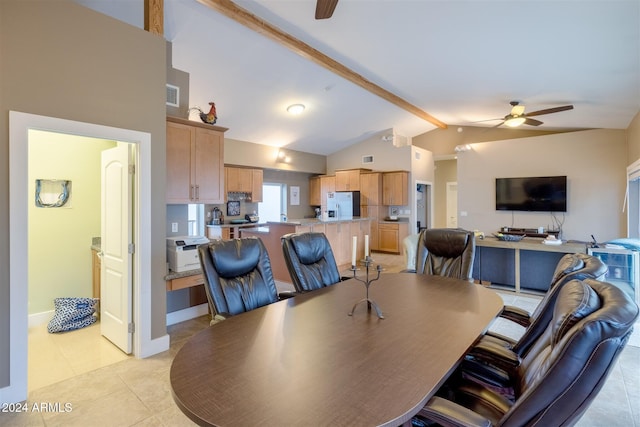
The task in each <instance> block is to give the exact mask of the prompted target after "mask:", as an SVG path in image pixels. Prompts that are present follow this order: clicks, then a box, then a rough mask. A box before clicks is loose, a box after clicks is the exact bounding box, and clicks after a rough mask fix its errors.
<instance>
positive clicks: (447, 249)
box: [416, 228, 476, 281]
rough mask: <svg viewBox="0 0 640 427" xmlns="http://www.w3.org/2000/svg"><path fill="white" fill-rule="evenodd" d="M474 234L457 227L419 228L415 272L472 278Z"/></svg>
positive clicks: (464, 278) (474, 250) (474, 248)
mask: <svg viewBox="0 0 640 427" xmlns="http://www.w3.org/2000/svg"><path fill="white" fill-rule="evenodd" d="M475 252H476V238H475V235H474V234H473V232H472V231H467V230H463V229H460V228H428V229H425V230H422V231H421V232H420V237H419V239H418V251H417V255H416V273H418V274H433V275H438V276H448V277H453V278H456V279H463V280H469V281H473V279H472V277H471V273H472V271H473V258H474V256H475Z"/></svg>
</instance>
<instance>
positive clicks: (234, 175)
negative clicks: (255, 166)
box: [224, 166, 253, 193]
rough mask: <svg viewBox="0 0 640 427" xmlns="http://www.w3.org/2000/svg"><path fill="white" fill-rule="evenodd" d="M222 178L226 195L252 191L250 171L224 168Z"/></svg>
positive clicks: (230, 167) (229, 167)
mask: <svg viewBox="0 0 640 427" xmlns="http://www.w3.org/2000/svg"><path fill="white" fill-rule="evenodd" d="M224 178H225V181H224V182H225V188H226V191H227V193H249V192H251V191H252V190H253V174H252V170H251V169H248V168H236V167H232V166H225V168H224Z"/></svg>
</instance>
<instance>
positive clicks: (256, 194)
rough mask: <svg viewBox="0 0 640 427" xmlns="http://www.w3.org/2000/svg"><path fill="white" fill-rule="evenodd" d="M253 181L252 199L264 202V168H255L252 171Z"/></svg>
mask: <svg viewBox="0 0 640 427" xmlns="http://www.w3.org/2000/svg"><path fill="white" fill-rule="evenodd" d="M251 174H252V176H253V181H252V182H251V200H252V201H253V202H254V203H255V202H262V182H263V181H264V171H263V170H262V169H253V170H252V171H251Z"/></svg>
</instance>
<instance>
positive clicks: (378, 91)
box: [146, 0, 447, 129]
mask: <svg viewBox="0 0 640 427" xmlns="http://www.w3.org/2000/svg"><path fill="white" fill-rule="evenodd" d="M146 1H151V0H146ZM198 1H199V2H200V3H202V4H204V5H206V6H208V7H210V8H211V9H213V10H215V11H216V12H219V13H221V14H223V15H225V16H227V17H229V18H231V19H233V20H234V21H236V22H238V23H240V24H242V25H244V26H245V27H247V28H249V29H251V30H253V31H256V32H257V33H259V34H262V35H263V36H265V37H268V38H270V39H272V40H274V41H276V42H278V43H280V44H282V45H283V46H285V47H287V48H288V49H290V50H291V51H293V52H295V53H297V54H298V55H300V56H302V57H304V58H306V59H309V60H310V61H313V62H315V63H316V64H318V65H321V66H322V67H324V68H326V69H328V70H329V71H332V72H333V73H335V74H337V75H339V76H341V77H343V78H345V79H347V80H349V81H350V82H352V83H355V84H356V85H358V86H360V87H362V88H364V89H365V90H367V91H369V92H371V93H373V94H374V95H377V96H379V97H381V98H382V99H384V100H386V101H388V102H390V103H392V104H394V105H396V106H398V107H400V108H402V109H404V110H406V111H408V112H410V113H412V114H415V115H416V116H418V117H420V118H421V119H423V120H426V121H428V122H429V123H431V124H433V125H435V126H437V127H439V128H442V129H446V128H447V125H446V124H445V123H443V122H441V121H440V120H438V119H436V118H435V117H433V116H432V115H431V114H429V113H427V112H425V111H423V110H422V109H420V108H418V107H416V106H415V105H413V104H411V103H409V102H407V101H405V100H404V99H402V98H400V97H399V96H398V95H396V94H394V93H392V92H389V91H388V90H386V89H384V88H382V87H380V86H378V85H377V84H375V83H373V82H372V81H370V80H368V79H366V78H365V77H363V76H361V75H360V74H358V73H356V72H355V71H353V70H351V69H350V68H348V67H346V66H344V65H342V64H341V63H339V62H338V61H336V60H334V59H332V58H330V57H329V56H327V55H325V54H324V53H322V52H320V51H319V50H317V49H314V48H313V47H311V46H309V45H308V44H306V43H304V42H303V41H301V40H298V39H297V38H295V37H293V36H292V35H290V34H288V33H285V32H284V31H282V30H280V29H279V28H277V27H275V26H273V25H271V24H270V23H268V22H266V21H265V20H263V19H261V18H259V17H257V16H256V15H254V14H252V13H251V12H249V11H248V10H246V9H243V8H241V7H240V6H238V5H236V4H235V3H234V2H232V1H231V0H198Z"/></svg>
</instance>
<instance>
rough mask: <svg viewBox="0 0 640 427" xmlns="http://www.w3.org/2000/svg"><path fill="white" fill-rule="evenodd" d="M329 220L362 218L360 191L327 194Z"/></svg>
mask: <svg viewBox="0 0 640 427" xmlns="http://www.w3.org/2000/svg"><path fill="white" fill-rule="evenodd" d="M327 212H328V214H329V219H351V218H353V217H354V216H355V217H359V216H360V192H359V191H334V192H329V193H327Z"/></svg>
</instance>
